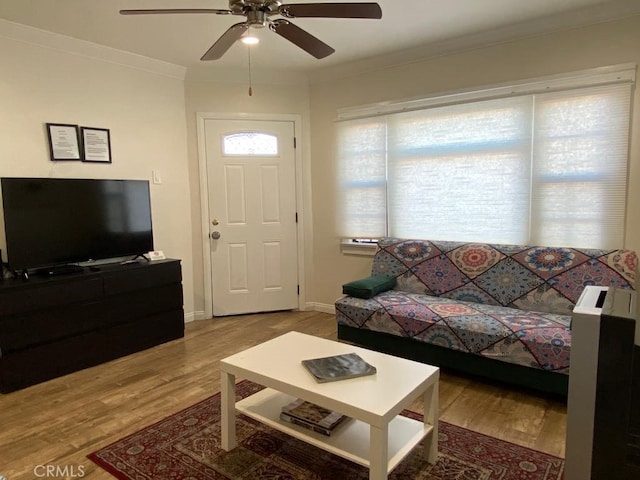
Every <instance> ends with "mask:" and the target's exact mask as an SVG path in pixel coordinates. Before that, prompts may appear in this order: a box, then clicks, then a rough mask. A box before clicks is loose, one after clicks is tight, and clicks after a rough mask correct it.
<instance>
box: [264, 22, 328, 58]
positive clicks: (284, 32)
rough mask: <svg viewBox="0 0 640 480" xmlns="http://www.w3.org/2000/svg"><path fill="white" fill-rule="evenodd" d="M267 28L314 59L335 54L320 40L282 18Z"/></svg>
mask: <svg viewBox="0 0 640 480" xmlns="http://www.w3.org/2000/svg"><path fill="white" fill-rule="evenodd" d="M269 28H270V29H271V30H272V31H274V32H276V33H277V34H278V35H280V36H281V37H284V38H286V39H287V40H289V41H290V42H291V43H293V44H295V45H297V46H298V47H300V48H301V49H303V50H304V51H306V52H307V53H309V54H311V55H313V56H314V57H316V58H324V57H328V56H329V55H331V54H332V53H333V52H335V50H334V49H333V48H331V47H330V46H329V45H327V44H326V43H324V42H323V41H322V40H319V39H317V38H316V37H314V36H313V35H311V34H310V33H309V32H307V31H305V30H303V29H301V28H300V27H296V26H295V25H294V24H293V23H291V22H290V21H288V20H284V19H282V18H280V19H278V20H274V21H273V22H271V23H270V25H269Z"/></svg>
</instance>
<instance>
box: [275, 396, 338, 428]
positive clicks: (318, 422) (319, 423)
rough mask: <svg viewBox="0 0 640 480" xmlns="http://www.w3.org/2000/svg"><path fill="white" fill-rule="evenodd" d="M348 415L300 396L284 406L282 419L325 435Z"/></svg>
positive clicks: (281, 414)
mask: <svg viewBox="0 0 640 480" xmlns="http://www.w3.org/2000/svg"><path fill="white" fill-rule="evenodd" d="M346 418H347V417H346V416H345V415H343V414H342V413H339V412H334V411H333V410H329V409H328V408H324V407H321V406H319V405H316V404H315V403H311V402H307V401H305V400H302V399H300V398H298V399H296V400H294V401H293V402H291V403H289V404H287V405H285V406H283V407H282V411H281V412H280V419H281V420H284V421H285V422H289V423H293V424H295V425H299V426H301V427H305V428H308V429H310V430H313V431H315V432H318V433H321V434H323V435H331V432H333V430H334V429H335V428H336V427H337V426H338V425H340V424H341V423H342V422H343V421H344V420H345V419H346Z"/></svg>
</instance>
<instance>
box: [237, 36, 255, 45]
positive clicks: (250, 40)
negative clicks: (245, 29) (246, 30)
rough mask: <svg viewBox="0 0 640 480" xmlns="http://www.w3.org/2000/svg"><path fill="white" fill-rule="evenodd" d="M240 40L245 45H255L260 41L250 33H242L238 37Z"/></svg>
mask: <svg viewBox="0 0 640 480" xmlns="http://www.w3.org/2000/svg"><path fill="white" fill-rule="evenodd" d="M240 41H241V42H242V43H244V44H245V45H256V44H258V43H260V39H259V38H258V37H256V36H255V35H251V34H245V35H243V36H242V37H240Z"/></svg>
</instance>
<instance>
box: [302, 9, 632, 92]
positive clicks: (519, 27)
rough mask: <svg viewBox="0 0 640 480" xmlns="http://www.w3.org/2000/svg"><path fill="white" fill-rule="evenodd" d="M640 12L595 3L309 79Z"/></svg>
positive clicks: (324, 78) (321, 79) (319, 79)
mask: <svg viewBox="0 0 640 480" xmlns="http://www.w3.org/2000/svg"><path fill="white" fill-rule="evenodd" d="M636 15H640V2H639V1H638V0H618V1H615V2H607V3H605V4H596V5H591V6H589V7H584V8H580V9H577V10H571V11H567V12H564V13H561V14H556V15H549V16H545V17H541V18H538V19H535V20H532V21H526V22H520V23H514V24H512V25H507V26H504V27H500V28H495V29H492V30H487V31H482V32H478V33H474V34H470V35H463V36H460V37H456V38H452V39H447V40H443V41H440V42H434V43H430V44H426V45H422V46H418V47H412V48H408V49H404V50H400V51H397V52H393V53H390V54H389V53H387V54H384V55H377V56H375V57H369V58H366V59H362V60H359V61H354V62H351V63H349V64H341V65H336V66H333V67H327V68H323V69H318V70H313V71H310V72H308V73H309V82H310V84H312V85H313V84H318V83H324V82H328V81H332V80H335V79H336V78H346V77H353V76H357V75H361V74H364V73H368V72H373V71H378V70H384V69H386V68H393V67H398V66H402V65H408V64H412V63H418V62H421V61H424V60H427V59H429V58H434V57H439V56H444V55H452V54H455V53H461V52H464V51H470V50H475V49H479V48H485V47H489V46H492V45H498V44H502V43H508V42H512V41H516V40H520V39H524V38H529V37H536V36H542V35H548V34H550V33H554V32H559V31H563V30H571V29H575V28H580V27H585V26H588V25H594V24H599V23H606V22H611V21H615V20H620V19H623V18H626V17H631V16H636Z"/></svg>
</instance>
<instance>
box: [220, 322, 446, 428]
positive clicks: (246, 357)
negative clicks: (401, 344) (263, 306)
mask: <svg viewBox="0 0 640 480" xmlns="http://www.w3.org/2000/svg"><path fill="white" fill-rule="evenodd" d="M351 352H355V353H357V354H358V355H360V356H361V357H362V358H363V359H364V360H365V361H366V362H368V363H370V364H371V365H373V366H374V367H376V369H377V373H376V374H374V375H369V376H364V377H358V378H350V379H344V380H337V381H334V382H327V383H318V382H316V381H315V380H314V379H313V377H312V376H311V374H310V373H309V372H308V371H307V369H306V368H305V367H304V366H303V365H302V363H301V361H302V360H305V359H311V358H318V357H328V356H331V355H339V354H343V353H351ZM220 368H221V370H223V371H224V372H227V373H229V374H232V375H235V376H237V377H239V378H247V379H249V380H252V381H255V382H257V383H260V384H261V385H265V386H269V387H272V388H275V389H277V390H281V391H284V392H287V393H290V394H292V395H297V396H301V397H305V398H306V399H308V400H309V401H314V400H316V401H318V400H320V399H322V404H323V405H325V406H326V407H327V408H332V409H335V410H337V411H340V412H342V413H345V414H347V415H349V416H352V417H355V418H361V419H363V420H366V421H368V422H369V423H372V424H377V423H379V422H380V421H385V422H388V421H390V420H391V419H392V418H393V417H395V416H396V415H397V414H398V413H399V411H400V410H402V406H403V405H405V404H406V400H407V398H416V397H417V396H418V395H419V394H420V392H423V391H424V390H425V386H426V385H428V384H431V383H433V382H434V381H437V380H438V373H439V370H438V368H437V367H434V366H431V365H426V364H424V363H419V362H414V361H411V360H406V359H404V358H399V357H394V356H392V355H387V354H384V353H380V352H375V351H372V350H367V349H364V348H359V347H355V346H353V345H348V344H345V343H339V342H335V341H333V340H327V339H324V338H319V337H314V336H312V335H306V334H303V333H299V332H288V333H286V334H284V335H281V336H279V337H276V338H274V339H272V340H269V341H267V342H265V343H262V344H260V345H257V346H255V347H252V348H249V349H247V350H244V351H242V352H239V353H237V354H235V355H231V356H229V357H227V358H225V359H223V360H221V362H220Z"/></svg>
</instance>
